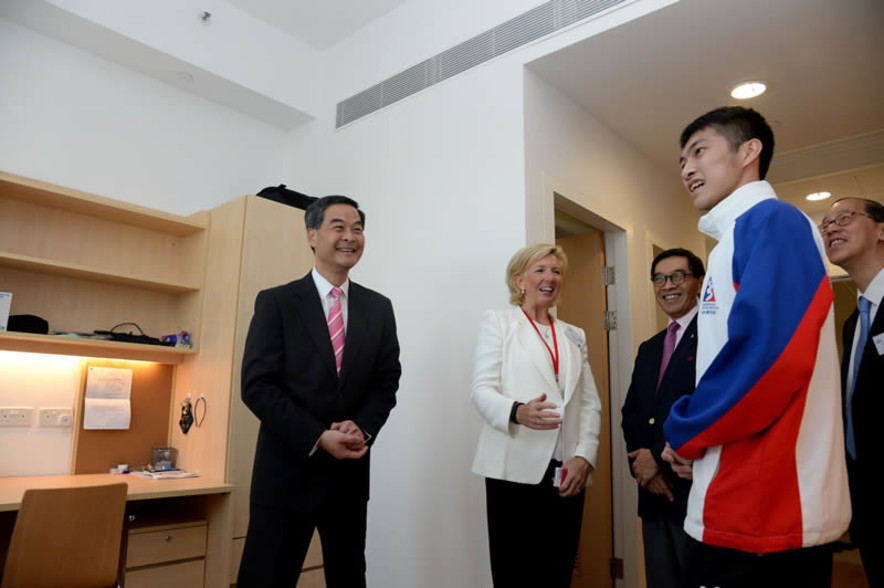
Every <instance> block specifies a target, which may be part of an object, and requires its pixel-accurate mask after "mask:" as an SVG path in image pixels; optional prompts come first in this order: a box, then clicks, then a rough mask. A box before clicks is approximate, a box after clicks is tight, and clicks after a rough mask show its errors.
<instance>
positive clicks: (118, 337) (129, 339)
mask: <svg viewBox="0 0 884 588" xmlns="http://www.w3.org/2000/svg"><path fill="white" fill-rule="evenodd" d="M126 325H132V326H133V327H135V328H136V329H138V333H139V334H138V335H136V334H135V333H133V332H131V331H130V332H128V333H122V332H118V331H117V329H118V328H120V327H124V326H126ZM93 332H94V333H95V334H96V335H104V336H106V337H108V338H109V339H110V340H111V341H123V342H124V343H144V344H146V345H166V344H165V343H163V342H162V341H160V340H159V339H157V338H156V337H151V336H149V335H145V334H144V331H143V330H142V328H141V327H139V326H138V325H137V324H135V323H120V324H119V325H116V326H115V327H113V328H112V329H111V330H110V331H93Z"/></svg>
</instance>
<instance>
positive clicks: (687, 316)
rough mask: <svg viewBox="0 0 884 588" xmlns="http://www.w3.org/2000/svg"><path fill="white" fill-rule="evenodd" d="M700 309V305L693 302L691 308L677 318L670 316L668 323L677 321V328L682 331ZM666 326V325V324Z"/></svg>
mask: <svg viewBox="0 0 884 588" xmlns="http://www.w3.org/2000/svg"><path fill="white" fill-rule="evenodd" d="M699 311H700V305H699V304H695V305H694V307H693V308H692V309H690V310H689V311H687V312H686V313H684V314H683V315H681V316H680V317H678V318H677V319H673V318H670V319H669V324H670V325H671V324H672V323H678V328H679V329H680V330H681V331H682V332H684V330H685V329H687V328H688V325H689V324H691V321H692V320H693V319H694V317H695V316H697V312H699ZM667 326H668V325H667Z"/></svg>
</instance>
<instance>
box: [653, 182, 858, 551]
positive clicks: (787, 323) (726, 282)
mask: <svg viewBox="0 0 884 588" xmlns="http://www.w3.org/2000/svg"><path fill="white" fill-rule="evenodd" d="M699 227H700V230H701V231H703V232H704V233H706V234H707V235H709V236H711V237H713V238H715V239H718V241H719V243H718V245H717V246H716V247H715V249H713V250H712V252H711V253H710V255H709V263H708V266H709V267H708V273H707V274H706V278H705V280H704V281H703V288H702V291H701V296H700V312H699V316H698V322H697V330H698V333H697V337H698V348H697V388H696V390H695V391H694V394H693V396H685V397H683V398H681V399H679V400H678V401H677V402H676V403H675V404H674V405H673V406H672V411H671V412H670V416H669V418H668V419H667V421H666V423H665V425H664V432H665V434H666V438H667V440H668V441H669V443H670V444H671V445H672V447H673V449H675V450H676V452H677V453H678V454H679V455H681V456H682V457H685V458H689V459H694V460H696V461H694V470H693V472H694V483H693V486H692V488H691V494H690V498H689V500H688V514H687V518H686V519H685V531H687V533H688V534H689V535H690V536H692V537H693V538H695V539H697V540H698V541H702V542H703V543H707V544H710V545H715V546H719V547H727V548H731V549H739V550H742V551H747V552H752V553H768V552H776V551H785V550H788V549H796V548H799V547H809V546H812V545H820V544H823V543H828V542H830V541H834V540H835V539H837V538H838V537H839V536H840V535H841V534H842V533H843V532H844V531H845V530H846V529H847V525H848V523H849V521H850V498H849V493H848V490H847V473H846V470H845V464H844V442H843V433H842V423H841V402H840V400H841V395H840V379H839V377H840V376H839V368H838V352H837V349H836V345H835V330H834V315H833V311H832V300H833V294H832V288H831V286H830V284H829V280H828V277H827V275H826V268H825V264H824V263H823V257H822V255H823V253H822V251H823V249H822V240H821V238H820V235H819V232H818V231H817V229H816V227H815V226H814V225H813V223H812V222H811V221H810V219H809V218H807V217H806V216H805V215H804V214H803V213H801V212H800V211H799V210H798V209H797V208H795V207H794V206H792V205H790V204H786V203H784V202H780V201H779V200H777V199H776V194H775V193H774V191H773V188H772V187H771V186H770V184H768V183H767V182H752V183H749V184H746V185H744V186H741V187H740V188H738V189H737V190H735V191H734V192H733V193H732V194H731V195H730V196H728V197H727V198H725V199H724V200H722V201H721V202H720V203H718V204H717V205H716V206H715V207H714V208H713V209H712V210H710V211H709V212H708V213H707V214H706V215H704V216H703V217H702V218H701V219H700V225H699Z"/></svg>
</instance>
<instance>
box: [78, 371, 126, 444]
mask: <svg viewBox="0 0 884 588" xmlns="http://www.w3.org/2000/svg"><path fill="white" fill-rule="evenodd" d="M131 396H132V370H130V369H126V368H109V367H97V366H90V367H89V370H88V372H87V373H86V406H85V408H84V410H83V428H84V429H128V428H129V421H130V420H131V417H132V406H131V403H130V398H131Z"/></svg>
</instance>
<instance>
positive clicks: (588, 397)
mask: <svg viewBox="0 0 884 588" xmlns="http://www.w3.org/2000/svg"><path fill="white" fill-rule="evenodd" d="M577 330H578V331H579V332H580V334H581V335H582V336H583V345H582V346H581V347H580V358H581V363H582V367H581V370H582V373H581V380H582V384H583V385H582V388H581V389H580V390H579V391H578V392H579V394H580V435H579V436H578V438H577V450H576V451H575V452H574V454H575V455H579V456H580V457H582V458H584V459H585V460H586V461H588V462H589V463H590V465H592V467H593V469H595V467H596V464H597V459H598V451H599V434H600V433H601V430H602V402H601V400H600V399H599V393H598V390H597V389H596V385H595V378H593V376H592V369H591V368H590V367H589V356H588V355H587V351H586V334H585V333H584V332H583V330H582V329H577Z"/></svg>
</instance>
